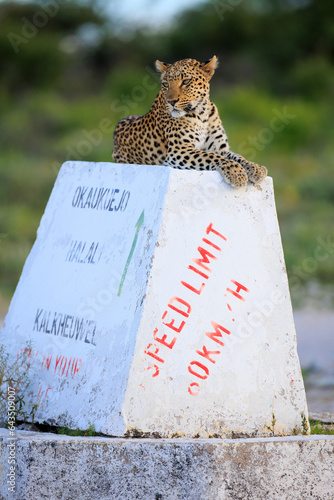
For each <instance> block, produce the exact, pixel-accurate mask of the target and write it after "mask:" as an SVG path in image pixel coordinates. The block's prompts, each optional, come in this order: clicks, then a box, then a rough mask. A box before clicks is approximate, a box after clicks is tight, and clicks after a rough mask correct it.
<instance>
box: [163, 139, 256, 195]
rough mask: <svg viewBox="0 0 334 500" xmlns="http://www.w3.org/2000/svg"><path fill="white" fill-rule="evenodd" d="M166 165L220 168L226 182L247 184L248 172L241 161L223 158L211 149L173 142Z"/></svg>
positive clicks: (236, 185) (232, 184)
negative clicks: (240, 163) (200, 148)
mask: <svg viewBox="0 0 334 500" xmlns="http://www.w3.org/2000/svg"><path fill="white" fill-rule="evenodd" d="M164 165H169V166H172V167H176V168H178V167H181V169H182V168H184V169H186V168H190V169H195V170H215V169H216V170H218V172H219V173H220V174H221V176H222V177H223V179H224V180H225V182H227V183H228V184H230V185H231V186H232V187H235V188H239V187H243V186H245V185H246V184H247V180H248V177H247V174H246V172H245V170H244V169H243V168H242V166H241V165H239V163H237V162H235V161H233V160H230V159H228V158H223V157H222V156H221V155H218V154H216V153H211V152H209V151H201V150H199V149H197V148H195V147H194V146H191V145H187V144H184V143H182V142H180V143H175V142H174V143H173V146H172V147H169V148H168V151H167V156H166V159H165V161H164Z"/></svg>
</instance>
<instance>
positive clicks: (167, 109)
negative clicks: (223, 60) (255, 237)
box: [113, 56, 267, 187]
mask: <svg viewBox="0 0 334 500" xmlns="http://www.w3.org/2000/svg"><path fill="white" fill-rule="evenodd" d="M156 68H157V70H158V71H159V72H160V73H161V90H160V92H159V94H158V95H157V97H156V99H155V101H154V103H153V105H152V107H151V109H150V111H149V112H148V113H147V114H146V115H144V116H137V115H132V116H128V117H126V118H124V119H123V120H121V121H120V122H119V123H118V124H117V125H116V128H115V132H114V151H113V159H114V161H115V162H117V163H135V164H139V165H168V166H171V167H175V168H180V169H195V170H215V169H217V170H218V171H219V172H220V174H221V175H222V176H223V178H224V180H225V181H226V182H228V183H229V184H231V185H232V186H233V187H241V186H244V185H245V184H246V183H247V180H250V181H251V182H254V183H257V182H260V181H262V180H263V179H264V178H265V177H266V175H267V169H266V168H265V167H262V166H259V165H257V164H256V163H252V162H249V161H247V160H246V159H245V158H243V157H242V156H241V155H239V154H236V153H232V151H231V150H230V148H229V145H228V140H227V136H226V133H225V130H224V128H223V125H222V122H221V120H220V118H219V114H218V111H217V108H216V106H215V105H214V104H213V103H212V102H211V101H210V97H209V94H210V84H209V82H210V80H211V77H212V76H213V74H214V72H215V69H216V68H217V58H216V56H214V57H213V58H212V59H211V60H210V61H208V62H206V63H199V62H198V61H196V60H194V59H184V60H182V61H178V62H175V63H174V64H166V63H162V62H160V61H156Z"/></svg>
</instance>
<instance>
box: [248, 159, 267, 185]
mask: <svg viewBox="0 0 334 500" xmlns="http://www.w3.org/2000/svg"><path fill="white" fill-rule="evenodd" d="M244 169H245V170H246V172H247V175H248V180H250V182H253V183H254V184H258V183H259V182H262V181H263V179H265V178H266V177H267V173H268V172H267V169H266V167H262V166H261V165H258V164H257V163H252V162H250V161H248V162H247V163H246V164H245V165H244Z"/></svg>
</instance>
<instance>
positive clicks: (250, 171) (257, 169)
mask: <svg viewBox="0 0 334 500" xmlns="http://www.w3.org/2000/svg"><path fill="white" fill-rule="evenodd" d="M223 156H224V158H228V159H231V160H234V161H236V162H238V163H239V164H240V165H241V166H242V167H243V168H244V169H245V171H246V172H247V175H248V179H249V180H250V181H251V182H253V183H255V184H257V183H258V182H261V181H263V179H265V178H266V177H267V173H268V172H267V169H266V167H263V166H262V165H258V164H257V163H253V162H251V161H248V160H246V159H245V158H244V157H243V156H241V155H239V154H236V153H232V151H229V152H228V153H224V154H223Z"/></svg>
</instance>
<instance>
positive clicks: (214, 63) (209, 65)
mask: <svg viewBox="0 0 334 500" xmlns="http://www.w3.org/2000/svg"><path fill="white" fill-rule="evenodd" d="M217 68H218V58H217V56H213V58H212V59H209V60H208V61H205V62H204V63H202V64H201V70H202V71H204V73H205V75H206V77H207V78H208V80H210V79H211V78H212V76H213V74H214V72H215V70H216V69H217Z"/></svg>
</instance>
